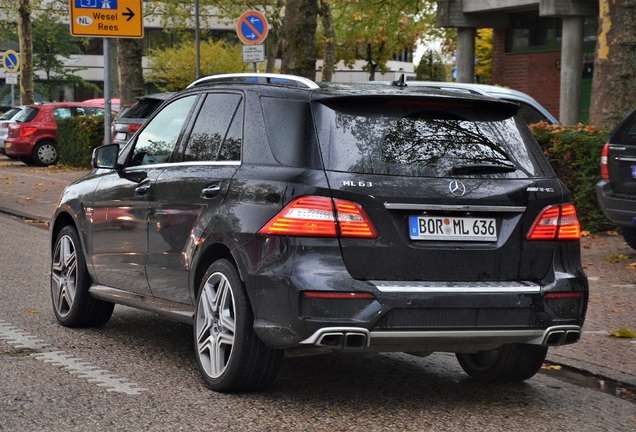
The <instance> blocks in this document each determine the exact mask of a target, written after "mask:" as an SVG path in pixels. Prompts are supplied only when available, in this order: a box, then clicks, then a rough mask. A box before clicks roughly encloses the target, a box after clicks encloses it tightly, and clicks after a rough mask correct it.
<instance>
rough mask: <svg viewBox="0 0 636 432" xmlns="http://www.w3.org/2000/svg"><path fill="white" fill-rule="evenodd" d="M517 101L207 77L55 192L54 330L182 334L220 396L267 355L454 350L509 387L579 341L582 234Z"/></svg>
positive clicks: (486, 377) (270, 358)
mask: <svg viewBox="0 0 636 432" xmlns="http://www.w3.org/2000/svg"><path fill="white" fill-rule="evenodd" d="M517 109H518V107H517V105H516V104H512V103H509V102H504V101H500V100H497V99H494V98H489V97H487V96H483V95H471V94H468V93H466V94H459V93H457V92H454V91H450V92H449V91H443V90H438V89H427V88H417V89H411V88H408V89H407V88H393V87H389V86H387V87H383V86H377V85H336V84H331V85H328V84H320V85H318V84H316V83H314V82H312V81H310V80H307V79H304V78H300V77H294V76H289V75H276V74H256V75H255V74H236V75H220V76H212V77H207V78H202V79H200V80H198V81H196V82H195V83H193V84H192V85H190V86H189V87H188V88H187V89H186V90H184V91H182V92H179V93H178V94H176V95H174V96H173V97H172V98H171V99H170V100H169V101H168V102H167V103H166V104H165V105H163V107H162V108H161V109H159V110H158V111H157V112H156V113H155V114H154V115H153V116H152V117H151V118H150V119H149V120H148V122H147V123H146V124H144V126H142V128H141V129H140V130H139V131H138V132H137V133H136V134H135V135H134V136H133V137H132V139H131V140H130V141H129V142H128V143H127V144H126V145H125V146H124V147H122V148H120V147H119V146H117V145H110V146H102V147H99V148H98V149H96V151H95V153H94V156H93V166H94V169H93V171H91V172H90V173H89V174H88V175H87V176H86V177H85V178H83V179H81V180H79V181H77V182H75V183H74V184H71V185H70V186H69V187H68V188H67V189H66V191H65V192H64V193H63V195H62V198H61V200H60V203H59V205H58V207H57V210H56V211H55V214H54V217H53V219H52V223H51V234H52V240H51V256H52V263H51V293H52V299H53V307H54V311H55V314H56V316H57V319H58V320H59V321H60V323H61V324H62V325H65V326H69V327H76V326H98V325H102V324H104V323H106V322H107V321H108V320H109V318H110V316H111V314H112V313H113V306H114V303H118V304H124V305H128V306H132V307H136V308H140V309H145V310H150V311H154V312H156V313H159V314H163V315H166V316H168V317H171V318H174V319H176V320H180V321H183V322H186V323H190V324H192V325H193V328H194V331H193V333H194V342H195V355H196V358H197V361H198V364H199V366H200V370H201V372H202V375H203V377H204V379H205V381H206V382H207V384H208V385H209V386H210V387H211V388H212V389H215V390H218V391H245V390H258V389H263V388H265V387H267V386H268V385H269V384H270V383H271V382H272V381H273V380H274V378H275V376H276V373H277V371H278V369H279V366H280V364H281V362H282V359H283V353H284V352H285V351H287V352H288V353H296V354H298V351H300V352H303V351H304V352H312V353H313V352H322V351H338V352H349V353H379V352H388V351H398V352H408V353H411V354H415V355H428V354H430V353H432V352H435V351H446V352H452V353H456V355H457V358H458V360H459V362H460V364H461V366H462V368H463V369H464V370H465V371H466V372H467V373H468V374H470V375H471V376H472V377H474V378H475V379H477V380H482V381H519V380H525V379H528V378H530V377H532V376H533V375H534V374H535V373H536V372H537V371H538V370H539V369H540V367H541V364H542V362H543V360H544V358H545V356H546V352H547V350H548V347H551V346H557V345H563V344H569V343H573V342H576V341H578V340H579V338H580V334H581V327H582V325H583V321H584V316H585V312H586V307H587V299H588V284H587V278H586V276H585V274H584V272H583V269H582V267H581V261H580V244H579V240H580V235H581V229H580V225H579V223H578V220H577V217H576V211H575V208H574V206H573V205H572V203H571V197H570V194H569V192H568V191H567V190H566V188H565V186H564V185H563V183H562V182H561V181H560V180H559V179H558V178H556V177H555V175H554V172H553V171H552V169H551V168H550V165H549V164H548V162H547V160H546V158H545V157H544V156H543V154H542V151H541V148H540V147H539V145H538V144H537V142H536V141H535V140H534V138H533V136H532V134H531V133H530V131H529V129H528V127H527V126H526V124H525V122H524V121H523V120H522V119H521V118H520V117H519V116H518V115H517V114H516V112H517Z"/></svg>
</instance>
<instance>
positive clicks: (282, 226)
mask: <svg viewBox="0 0 636 432" xmlns="http://www.w3.org/2000/svg"><path fill="white" fill-rule="evenodd" d="M259 234H264V235H281V236H298V237H338V236H340V237H356V238H376V237H377V232H376V230H375V228H374V226H373V224H372V223H371V220H370V219H369V216H368V215H367V214H366V212H365V211H364V210H363V209H362V206H360V205H359V204H357V203H354V202H352V201H346V200H341V199H333V200H332V199H331V198H328V197H320V196H303V197H299V198H296V199H294V200H293V201H292V202H290V203H289V204H288V205H287V206H285V208H283V209H282V210H281V211H280V212H278V214H277V215H276V216H274V217H273V218H272V219H271V220H270V221H269V222H268V223H267V224H266V225H265V226H264V227H263V228H261V229H260V231H259Z"/></svg>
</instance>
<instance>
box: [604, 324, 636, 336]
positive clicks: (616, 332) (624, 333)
mask: <svg viewBox="0 0 636 432" xmlns="http://www.w3.org/2000/svg"><path fill="white" fill-rule="evenodd" d="M610 335H611V336H613V337H616V338H628V339H636V333H634V332H633V331H632V330H630V329H628V328H627V327H625V328H622V329H620V330H614V331H612V332H610Z"/></svg>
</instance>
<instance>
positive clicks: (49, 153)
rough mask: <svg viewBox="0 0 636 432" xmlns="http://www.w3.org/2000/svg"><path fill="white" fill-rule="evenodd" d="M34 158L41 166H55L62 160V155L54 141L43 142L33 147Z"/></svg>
mask: <svg viewBox="0 0 636 432" xmlns="http://www.w3.org/2000/svg"><path fill="white" fill-rule="evenodd" d="M32 158H33V162H35V164H36V165H39V166H49V165H55V164H56V163H57V162H58V161H59V160H60V153H59V152H58V151H57V145H55V143H54V142H53V141H41V142H39V143H37V144H36V145H35V147H33V154H32Z"/></svg>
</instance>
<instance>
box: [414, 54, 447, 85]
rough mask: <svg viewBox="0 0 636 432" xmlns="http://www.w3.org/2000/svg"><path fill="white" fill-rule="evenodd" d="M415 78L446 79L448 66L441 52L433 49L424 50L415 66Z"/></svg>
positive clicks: (423, 79) (426, 79)
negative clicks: (445, 64)
mask: <svg viewBox="0 0 636 432" xmlns="http://www.w3.org/2000/svg"><path fill="white" fill-rule="evenodd" d="M415 79H417V80H420V81H446V68H445V67H444V63H443V62H442V56H441V55H440V54H439V52H437V51H434V50H432V49H427V50H426V51H424V54H423V55H422V58H421V59H420V62H419V63H418V65H417V67H416V68H415Z"/></svg>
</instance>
